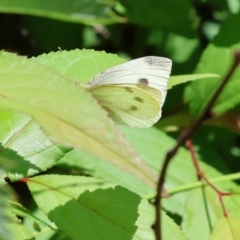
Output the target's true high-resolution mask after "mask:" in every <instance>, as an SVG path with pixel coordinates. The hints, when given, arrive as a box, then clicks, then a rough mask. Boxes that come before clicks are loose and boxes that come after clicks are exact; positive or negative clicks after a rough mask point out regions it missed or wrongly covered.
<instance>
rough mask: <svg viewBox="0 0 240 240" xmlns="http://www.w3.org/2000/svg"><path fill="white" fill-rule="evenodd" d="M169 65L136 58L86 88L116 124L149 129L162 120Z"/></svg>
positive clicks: (164, 61) (161, 60) (166, 61)
mask: <svg viewBox="0 0 240 240" xmlns="http://www.w3.org/2000/svg"><path fill="white" fill-rule="evenodd" d="M171 67H172V61H171V60H170V59H168V58H163V57H155V56H149V57H143V58H138V59H135V60H132V61H129V62H126V63H123V64H120V65H118V66H115V67H113V68H110V69H108V70H106V71H104V72H102V73H100V74H98V75H97V76H96V77H94V78H93V79H92V80H91V81H90V82H88V83H87V84H86V88H87V89H88V90H89V91H91V92H92V94H93V95H94V97H95V98H96V99H97V100H98V101H99V103H100V104H101V105H102V106H103V107H104V108H105V109H107V110H108V112H109V113H110V116H111V117H112V118H114V119H115V121H117V122H118V123H119V124H124V125H128V126H131V127H149V126H152V125H153V124H154V123H156V122H157V121H158V119H159V118H160V117H161V109H162V105H163V104H164V101H165V98H166V94H167V84H168V79H169V76H170V72H171Z"/></svg>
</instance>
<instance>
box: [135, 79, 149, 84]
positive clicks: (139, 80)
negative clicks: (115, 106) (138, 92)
mask: <svg viewBox="0 0 240 240" xmlns="http://www.w3.org/2000/svg"><path fill="white" fill-rule="evenodd" d="M138 83H139V84H143V85H148V83H149V81H148V79H147V78H139V79H138Z"/></svg>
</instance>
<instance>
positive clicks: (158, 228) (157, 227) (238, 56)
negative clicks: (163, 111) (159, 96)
mask: <svg viewBox="0 0 240 240" xmlns="http://www.w3.org/2000/svg"><path fill="white" fill-rule="evenodd" d="M239 62H240V50H239V51H235V52H234V63H233V64H232V66H231V68H230V69H229V71H228V73H227V74H226V76H225V77H224V78H223V80H222V82H221V84H220V85H219V86H218V88H217V89H216V91H215V93H214V94H213V96H212V98H211V99H210V101H209V103H208V104H207V106H206V107H205V109H204V110H203V112H202V113H201V115H200V116H199V117H198V118H197V119H196V120H195V122H193V123H192V124H191V125H190V126H189V128H187V129H186V130H185V131H183V133H182V134H181V135H180V137H179V138H178V141H177V143H176V145H175V146H174V147H173V148H172V149H171V150H170V151H169V152H168V153H167V154H166V157H165V160H164V163H163V167H162V170H161V174H160V176H159V179H158V184H157V195H156V198H155V201H154V206H155V222H154V224H153V226H152V228H153V230H154V233H155V236H156V240H162V221H161V192H162V189H163V184H164V181H165V177H166V172H167V168H168V165H169V163H170V161H171V159H172V158H173V157H174V156H175V154H176V153H177V151H178V149H179V148H180V146H182V145H184V144H185V142H186V141H187V140H188V139H189V138H190V137H191V136H192V135H193V133H194V132H195V131H196V130H197V128H198V127H199V126H200V125H201V124H202V122H203V121H204V120H205V119H207V118H209V116H208V113H209V112H210V111H211V109H212V108H213V105H214V103H215V102H216V100H217V98H218V96H219V95H220V93H221V92H222V90H223V89H224V87H225V85H226V84H227V82H228V81H229V79H230V78H231V76H232V75H233V73H234V71H235V70H236V68H237V66H238V65H239Z"/></svg>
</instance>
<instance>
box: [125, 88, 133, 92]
mask: <svg viewBox="0 0 240 240" xmlns="http://www.w3.org/2000/svg"><path fill="white" fill-rule="evenodd" d="M124 89H125V90H126V91H127V92H130V93H132V92H133V90H132V89H131V88H129V87H124Z"/></svg>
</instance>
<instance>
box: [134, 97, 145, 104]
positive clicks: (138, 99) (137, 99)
mask: <svg viewBox="0 0 240 240" xmlns="http://www.w3.org/2000/svg"><path fill="white" fill-rule="evenodd" d="M134 100H135V101H137V102H140V103H142V102H143V99H142V98H140V97H134Z"/></svg>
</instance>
